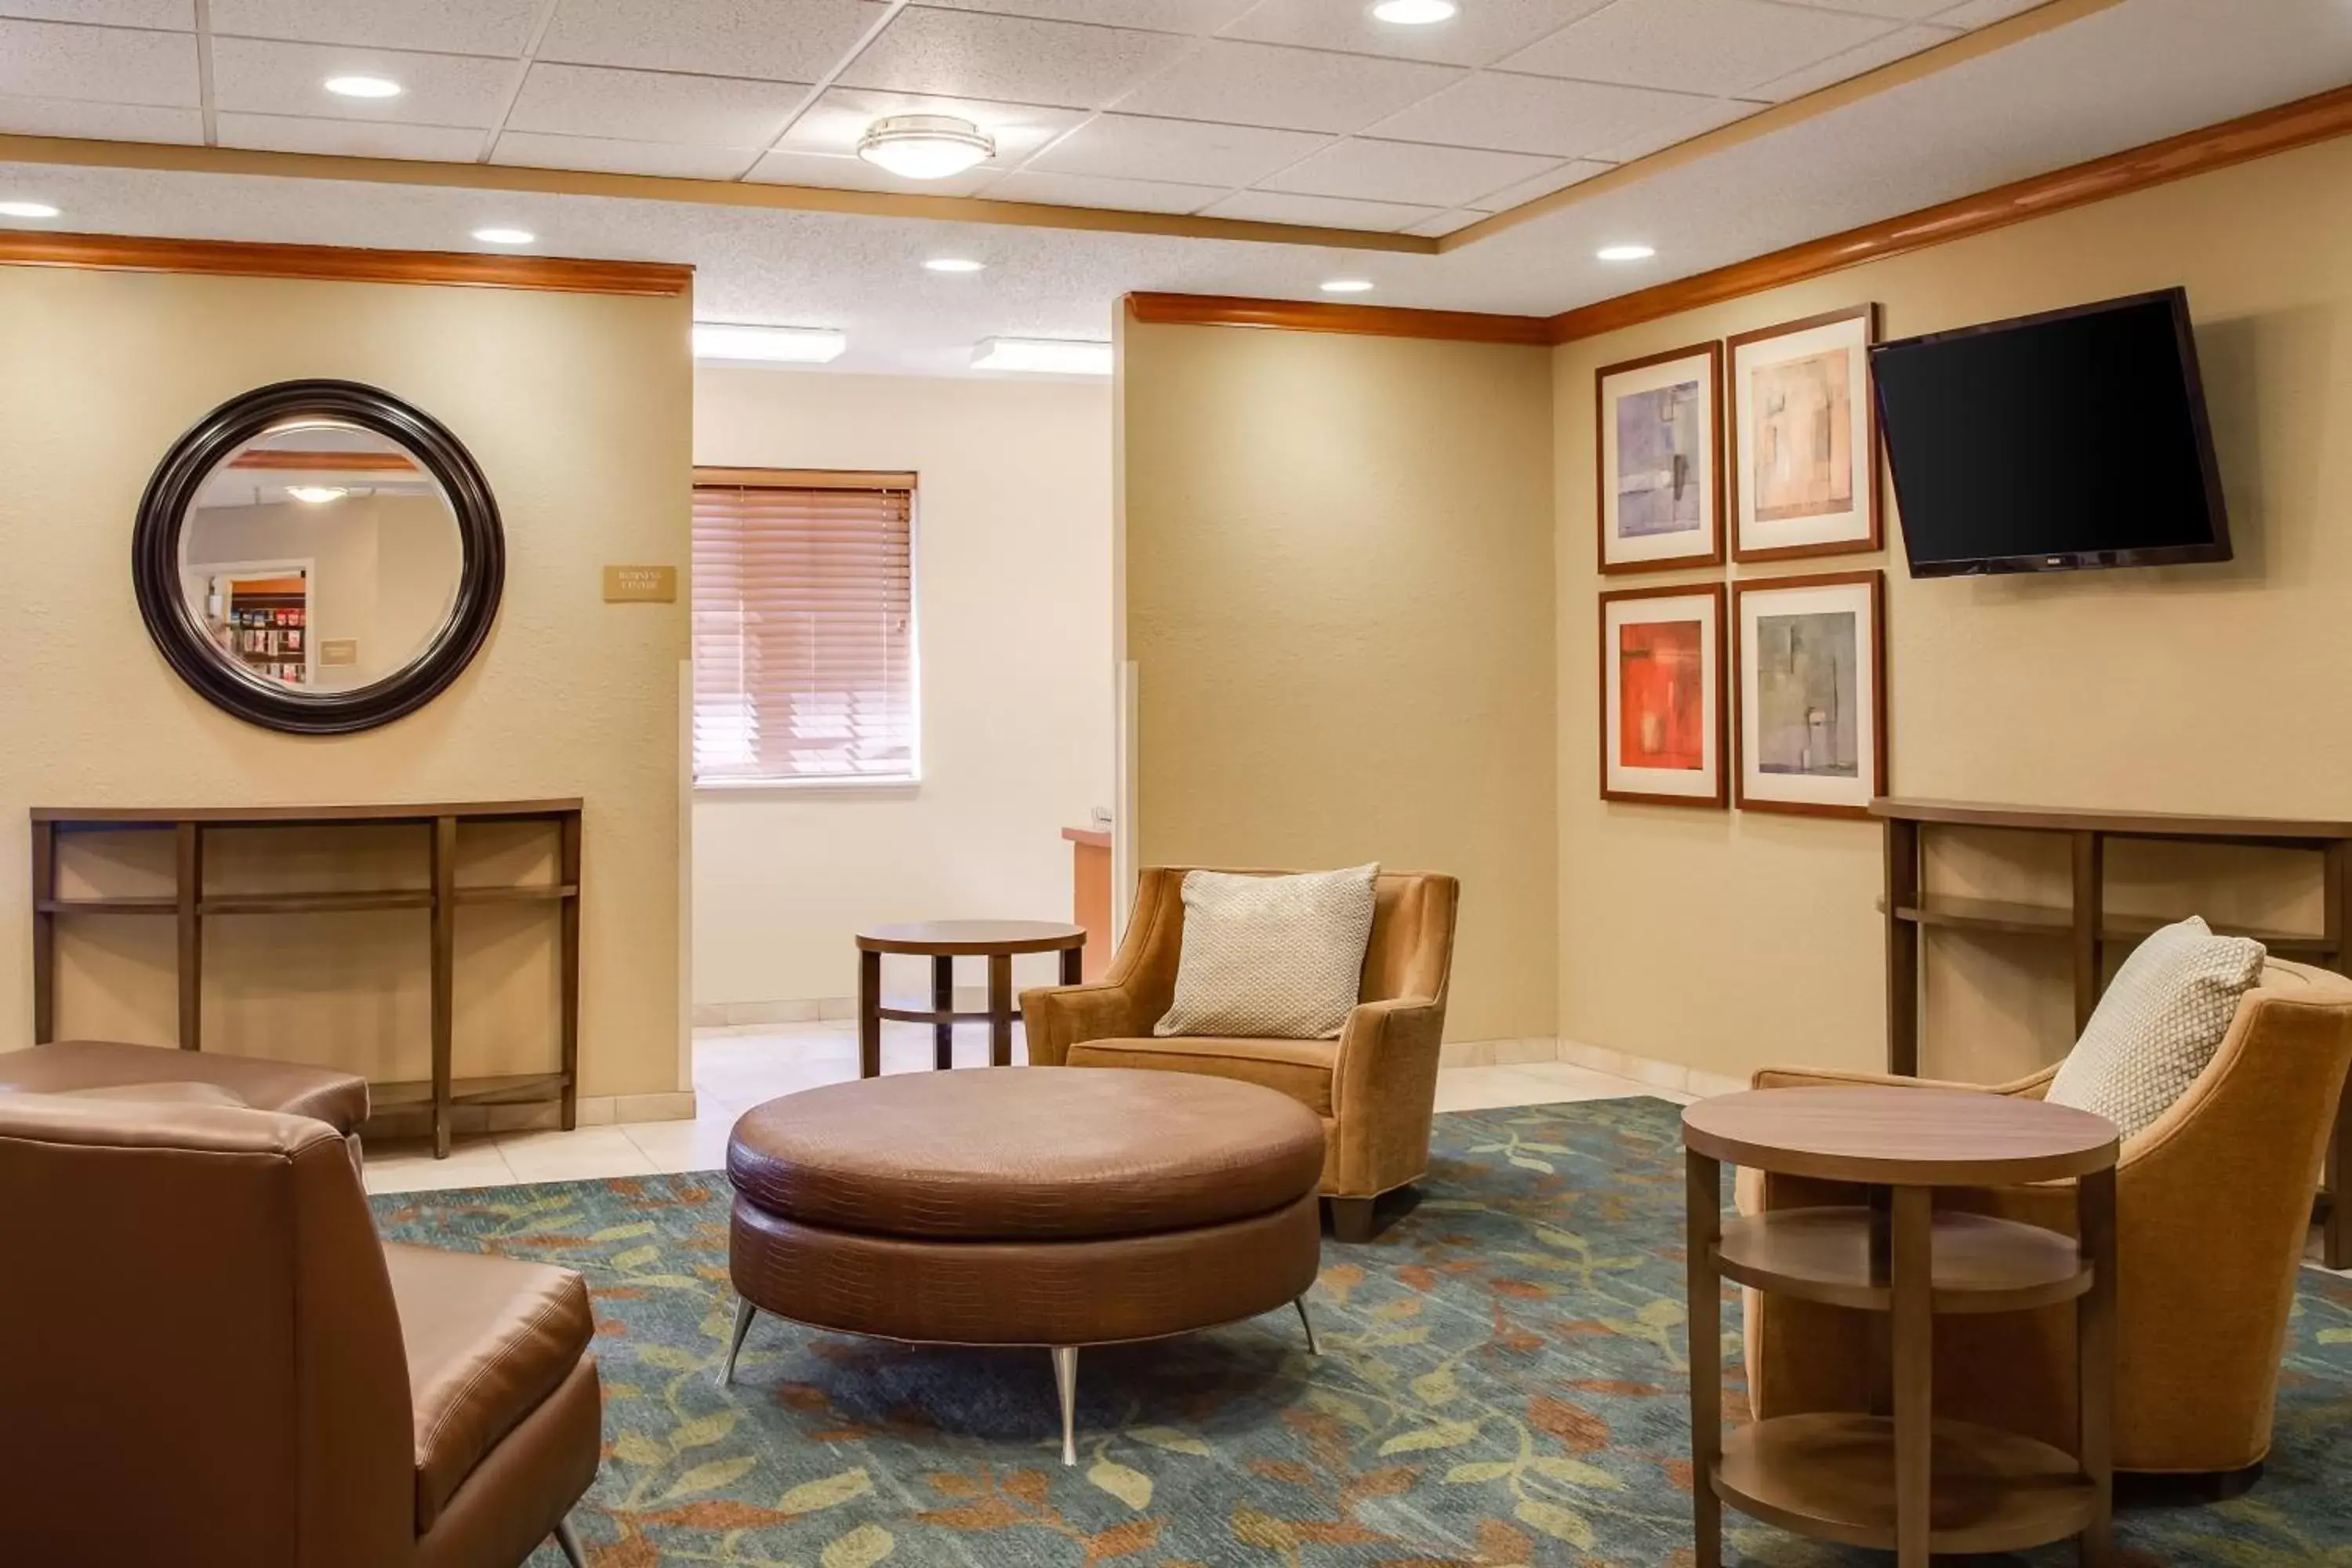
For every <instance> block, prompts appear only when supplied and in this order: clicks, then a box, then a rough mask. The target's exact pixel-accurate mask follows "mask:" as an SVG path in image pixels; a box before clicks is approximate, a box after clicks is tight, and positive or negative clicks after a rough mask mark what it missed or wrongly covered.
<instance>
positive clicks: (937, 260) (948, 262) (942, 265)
mask: <svg viewBox="0 0 2352 1568" xmlns="http://www.w3.org/2000/svg"><path fill="white" fill-rule="evenodd" d="M987 267H988V263H987V262H985V261H974V260H972V259H971V258H969V257H964V256H934V257H932V258H930V259H929V261H926V262H924V263H923V270H924V271H926V272H980V271H984V270H986V268H987Z"/></svg>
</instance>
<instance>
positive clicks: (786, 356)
mask: <svg viewBox="0 0 2352 1568" xmlns="http://www.w3.org/2000/svg"><path fill="white" fill-rule="evenodd" d="M848 347H849V335H848V334H847V333H846V332H839V331H835V330H834V329H832V328H831V327H755V326H750V325H746V324H743V323H740V322H731V321H697V322H695V323H694V357H695V358H697V359H715V360H754V361H758V362H760V363H763V364H824V363H829V362H831V361H833V360H836V359H839V358H840V357H841V354H842V351H843V350H845V349H846V348H848Z"/></svg>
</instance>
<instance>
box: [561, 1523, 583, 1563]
mask: <svg viewBox="0 0 2352 1568" xmlns="http://www.w3.org/2000/svg"><path fill="white" fill-rule="evenodd" d="M555 1544H556V1546H557V1548H558V1549H559V1550H560V1551H562V1553H563V1560H564V1561H565V1562H566V1563H571V1564H572V1568H588V1554H587V1553H586V1552H583V1551H581V1550H580V1537H579V1536H578V1535H576V1534H574V1533H573V1531H572V1521H570V1520H568V1519H559V1520H557V1521H555Z"/></svg>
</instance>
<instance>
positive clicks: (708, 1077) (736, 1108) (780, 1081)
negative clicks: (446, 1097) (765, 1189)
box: [367, 1021, 1685, 1193]
mask: <svg viewBox="0 0 2352 1568" xmlns="http://www.w3.org/2000/svg"><path fill="white" fill-rule="evenodd" d="M883 1029H884V1033H883V1037H882V1070H883V1071H885V1072H916V1071H921V1070H924V1069H927V1068H929V1066H930V1061H931V1039H930V1030H929V1027H928V1026H924V1025H920V1024H886V1025H885V1026H883ZM1022 1055H1023V1047H1022V1045H1021V1041H1020V1036H1019V1033H1018V1031H1017V1029H1016V1031H1015V1034H1014V1037H1013V1059H1014V1060H1016V1061H1018V1060H1020V1059H1022ZM987 1059H988V1034H987V1028H986V1026H984V1025H971V1026H963V1027H960V1028H959V1029H958V1030H957V1032H956V1062H957V1065H958V1066H960V1067H977V1066H979V1065H981V1064H982V1063H984V1062H986V1061H987ZM856 1076H857V1033H856V1026H855V1025H854V1024H850V1023H846V1022H840V1021H832V1022H826V1023H815V1024H769V1025H759V1026H742V1027H739V1028H730V1029H700V1030H697V1031H696V1032H695V1039H694V1089H695V1104H696V1109H697V1114H696V1116H695V1119H694V1120H693V1121H643V1122H636V1123H633V1124H628V1125H623V1126H617V1127H583V1128H581V1129H579V1130H578V1131H572V1132H499V1133H488V1134H484V1135H481V1136H478V1137H472V1138H460V1139H458V1140H457V1146H456V1148H455V1149H454V1150H453V1151H452V1152H451V1153H450V1155H449V1158H447V1159H446V1160H436V1159H435V1158H433V1154H432V1151H431V1149H430V1148H429V1147H427V1146H426V1145H425V1144H424V1143H423V1142H419V1141H415V1140H410V1141H404V1142H392V1143H383V1144H372V1145H370V1146H369V1148H368V1151H367V1188H368V1191H370V1192H372V1193H405V1192H425V1191H428V1190H431V1189H434V1188H441V1187H493V1186H503V1185H506V1184H510V1183H515V1182H565V1181H581V1180H586V1179H589V1178H593V1177H599V1176H645V1175H652V1174H655V1173H657V1172H664V1171H713V1170H719V1169H720V1168H722V1167H723V1166H724V1165H725V1164H726V1163H727V1133H728V1130H729V1129H730V1128H731V1127H733V1126H734V1124H735V1119H736V1118H737V1117H739V1116H740V1115H742V1114H743V1112H744V1111H746V1110H750V1109H751V1107H752V1106H754V1105H757V1104H759V1103H760V1102H761V1100H772V1099H774V1098H775V1097H776V1096H777V1095H780V1094H790V1093H791V1092H793V1090H794V1089H814V1087H816V1086H817V1085H819V1084H824V1083H838V1082H841V1081H843V1080H845V1079H851V1078H855V1077H856ZM1635 1094H1647V1095H1655V1096H1657V1097H1658V1098H1660V1099H1664V1100H1684V1099H1685V1097H1684V1096H1682V1095H1675V1094H1668V1093H1666V1092H1665V1091H1664V1090H1662V1089H1652V1088H1650V1087H1649V1086H1648V1085H1646V1084H1641V1083H1636V1082H1634V1081H1633V1080H1632V1079H1622V1078H1612V1077H1611V1076H1610V1075H1609V1074H1607V1073H1601V1072H1594V1071H1592V1070H1591V1069H1590V1068H1580V1067H1576V1066H1574V1065H1572V1064H1570V1063H1567V1062H1518V1063H1514V1064H1512V1065H1511V1066H1508V1067H1464V1068H1442V1069H1440V1070H1439V1072H1438V1075H1437V1109H1438V1110H1493V1109H1494V1108H1496V1107H1497V1106H1506V1105H1545V1104H1552V1103H1556V1102H1558V1101H1560V1100H1612V1099H1618V1098H1622V1097H1623V1096H1626V1095H1635Z"/></svg>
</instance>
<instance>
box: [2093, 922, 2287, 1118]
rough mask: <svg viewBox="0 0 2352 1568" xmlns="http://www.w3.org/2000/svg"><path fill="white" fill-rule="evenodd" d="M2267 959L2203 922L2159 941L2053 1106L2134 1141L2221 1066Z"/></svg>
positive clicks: (2147, 947) (2181, 925) (2105, 1009)
mask: <svg viewBox="0 0 2352 1568" xmlns="http://www.w3.org/2000/svg"><path fill="white" fill-rule="evenodd" d="M2263 956H2264V955H2263V944H2262V943H2261V942H2255V941H2253V940H2252V939H2251V938H2248V937H2242V936H2215V935H2214V934H2213V932H2212V931H2211V930H2210V929H2209V928H2208V927H2207V926H2206V924H2205V922H2204V921H2201V920H2200V919H2199V918H2197V917H2196V916H2195V915H2191V916H2189V918H2188V919H2187V920H2185V921H2179V922H2178V923H2177V924H2174V925H2168V926H2166V927H2165V928H2164V929H2163V930H2161V931H2156V932H2154V933H2152V934H2151V935H2150V936H2149V937H2148V938H2147V941H2145V942H2141V943H2140V944H2139V946H2137V947H2136V948H2134V949H2133V950H2132V955H2131V956H2130V957H2129V958H2127V959H2126V960H2124V965H2123V967H2122V968H2121V969H2119V970H2117V971H2116V978H2115V981H2114V983H2113V984H2110V985H2109V986H2108V987H2107V994H2105V996H2102V997H2100V998H2099V1005H2098V1008H2097V1010H2096V1011H2095V1012H2094V1013H2092V1015H2091V1022H2090V1025H2089V1026H2088V1027H2086V1028H2084V1031H2083V1037H2082V1038H2081V1039H2079V1040H2077V1041H2075V1042H2074V1050H2073V1051H2071V1052H2069V1053H2068V1054H2067V1057H2066V1059H2065V1061H2064V1062H2063V1063H2061V1064H2060V1065H2059V1068H2058V1076H2057V1077H2056V1078H2055V1079H2053V1080H2052V1082H2051V1085H2050V1093H2049V1095H2048V1097H2047V1098H2048V1099H2049V1101H2050V1103H2051V1104H2053V1105H2071V1106H2073V1107H2074V1109H2075V1110H2089V1111H2095V1112H2096V1113H2097V1114H2099V1115H2101V1116H2104V1117H2105V1118H2106V1119H2107V1120H2108V1121H2112V1122H2114V1123H2115V1124H2116V1131H2119V1132H2121V1133H2122V1134H2123V1135H2124V1136H2125V1137H2126V1138H2128V1137H2130V1136H2131V1135H2132V1134H2133V1133H2135V1132H2137V1131H2140V1130H2141V1129H2142V1128H2144V1127H2147V1125H2148V1124H2149V1123H2151V1122H2153V1121H2155V1120H2156V1119H2157V1118H2158V1117H2159V1116H2161V1115H2163V1114H2164V1113H2165V1112H2166V1111H2167V1110H2170V1109H2171V1108H2172V1102H2173V1101H2174V1100H2179V1098H2180V1097H2181V1096H2182V1095H2184V1094H2186V1093H2188V1092H2189V1085H2191V1084H2193V1083H2195V1082H2196V1081H2197V1079H2198V1076H2199V1075H2200V1074H2201V1073H2202V1072H2204V1070H2205V1067H2206V1064H2207V1063H2209V1062H2210V1061H2211V1060H2212V1059H2213V1053H2214V1052H2215V1051H2217V1050H2219V1049H2220V1048H2221V1037H2222V1036H2224V1035H2226V1034H2228V1033H2229V1032H2230V1020H2231V1019H2232V1018H2234V1017H2236V1016H2238V999H2239V998H2240V997H2242V996H2243V995H2244V994H2246V993H2247V992H2248V991H2251V990H2252V989H2253V987H2254V985H2255V984H2256V982H2258V981H2259V980H2261V978H2262V973H2263Z"/></svg>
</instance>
